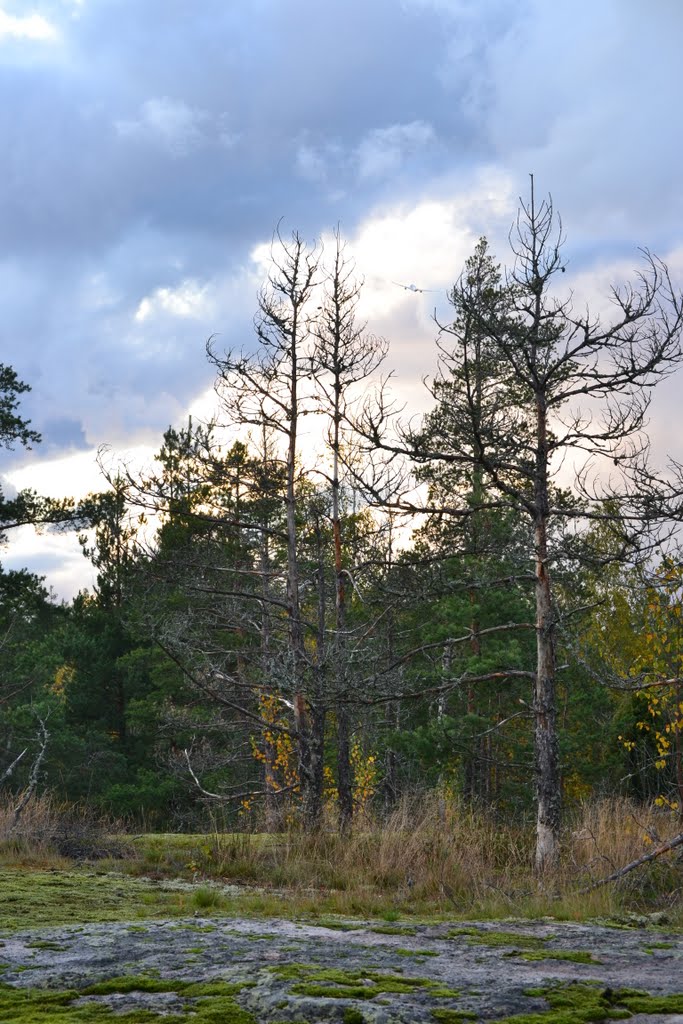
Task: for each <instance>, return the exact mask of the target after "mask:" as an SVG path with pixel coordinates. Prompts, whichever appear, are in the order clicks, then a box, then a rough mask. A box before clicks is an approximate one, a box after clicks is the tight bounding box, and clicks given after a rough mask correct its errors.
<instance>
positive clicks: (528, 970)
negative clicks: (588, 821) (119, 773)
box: [0, 918, 683, 1024]
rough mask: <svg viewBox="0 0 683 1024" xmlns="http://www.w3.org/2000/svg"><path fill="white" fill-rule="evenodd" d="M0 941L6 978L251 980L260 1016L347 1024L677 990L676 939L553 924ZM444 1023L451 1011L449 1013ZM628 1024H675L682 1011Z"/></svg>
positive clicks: (274, 924)
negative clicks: (556, 996)
mask: <svg viewBox="0 0 683 1024" xmlns="http://www.w3.org/2000/svg"><path fill="white" fill-rule="evenodd" d="M0 942H1V943H2V945H1V946H0V961H2V963H1V964H0V981H2V982H4V983H5V984H10V985H12V986H17V987H21V988H49V989H70V988H74V989H83V988H85V987H86V986H89V985H92V984H93V983H94V982H99V981H106V980H108V979H111V978H114V977H118V976H121V975H136V976H137V975H145V976H147V977H148V978H158V979H162V980H168V981H169V982H180V981H185V982H189V981H192V982H210V981H211V982H214V981H227V982H237V983H244V982H247V983H249V985H250V986H251V987H245V988H244V989H242V991H241V992H239V994H238V995H237V997H236V999H237V1002H238V1003H239V1004H240V1006H242V1007H243V1008H244V1009H245V1010H247V1011H249V1012H250V1013H251V1014H253V1016H254V1018H255V1019H256V1020H257V1021H259V1022H264V1024H265V1022H273V1021H295V1020H296V1021H302V1020H305V1021H310V1022H315V1021H327V1020H336V1021H343V1020H344V1015H345V1013H346V1014H347V1019H354V1018H353V1015H352V1014H351V1015H350V1016H349V1011H350V1009H351V1008H352V1009H354V1010H356V1012H357V1014H360V1015H361V1016H360V1017H356V1018H355V1019H356V1020H365V1021H367V1022H374V1024H389V1022H392V1024H398V1022H402V1024H409V1022H418V1021H432V1022H434V1020H435V1019H439V1016H438V1015H437V1016H435V1015H434V1013H433V1011H435V1010H438V1011H443V1010H451V1011H457V1012H458V1013H462V1014H466V1015H468V1016H471V1017H472V1018H473V1019H478V1020H491V1021H493V1020H499V1019H501V1018H504V1017H508V1016H510V1015H513V1014H519V1013H534V1012H537V1013H538V1012H543V1011H545V1010H547V1009H548V1003H547V1002H546V1000H545V999H544V998H543V997H542V996H541V995H528V994H527V992H528V990H529V989H534V988H536V989H538V988H539V987H547V986H548V985H549V984H551V983H573V982H581V983H586V982H596V983H599V985H600V986H601V987H602V988H603V989H612V990H619V989H624V988H630V989H641V990H643V991H645V992H648V993H650V994H652V995H670V994H674V993H681V992H683V936H681V935H678V934H667V933H666V932H665V931H662V930H661V929H657V930H654V929H651V928H640V929H628V930H617V929H615V928H611V927H604V926H598V925H592V924H567V923H564V922H556V921H551V920H546V921H543V922H536V923H530V922H505V923H500V922H495V923H491V922H486V923H472V924H463V923H462V922H457V923H456V922H454V923H453V924H447V923H439V924H435V925H426V924H425V925H415V926H408V925H405V926H402V925H393V924H384V923H382V922H374V923H358V922H329V923H328V926H325V925H312V924H308V923H297V922H292V921H282V920H277V921H275V920H269V921H257V920H245V919H239V918H215V919H210V918H192V919H189V920H182V921H178V920H174V921H152V922H146V923H145V924H92V925H83V926H66V927H58V928H51V929H42V930H41V931H40V933H38V932H35V931H34V932H19V933H13V934H7V935H5V936H4V937H0ZM297 965H298V966H297ZM411 979H415V981H411ZM402 982H403V984H402ZM327 989H329V995H326V994H325V992H326V990H327ZM365 989H367V992H366V991H364V990H365ZM397 989H398V991H397ZM401 989H403V990H402V991H401ZM85 999H87V1000H89V1001H93V1000H95V1001H101V1002H103V1003H105V1004H107V1005H108V1006H110V1007H111V1008H112V1009H114V1010H115V1012H119V1011H121V1012H123V1011H128V1012H129V1011H130V1010H131V1009H132V1008H134V1007H135V1006H137V1007H139V1008H140V1009H143V1008H144V1009H149V1010H154V1011H156V1012H160V1013H174V1012H178V1011H179V1010H182V1009H183V1008H187V1002H185V1003H183V998H182V997H181V996H178V995H177V994H174V993H173V992H142V991H141V992H129V993H125V994H119V993H114V994H109V995H88V996H84V1000H85ZM441 1019H446V1020H447V1019H448V1015H444V1014H441ZM451 1019H452V1020H455V1019H457V1017H456V1014H455V1013H453V1014H452V1017H451ZM631 1019H632V1020H633V1022H634V1024H660V1022H662V1024H664V1022H666V1024H683V1013H670V1014H667V1015H657V1016H655V1015H648V1014H645V1015H643V1014H637V1015H635V1016H634V1017H632V1018H631Z"/></svg>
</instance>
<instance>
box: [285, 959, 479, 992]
mask: <svg viewBox="0 0 683 1024" xmlns="http://www.w3.org/2000/svg"><path fill="white" fill-rule="evenodd" d="M272 970H273V972H274V973H275V974H277V975H278V977H280V978H284V979H286V980H291V981H295V984H294V985H292V992H293V993H294V994H295V995H302V996H309V997H310V998H313V999H374V997H375V996H378V995H384V994H392V995H401V994H405V993H407V992H414V991H415V990H416V989H420V988H422V989H425V990H427V991H428V992H429V994H430V995H431V996H433V997H434V998H437V999H439V998H448V999H452V998H455V997H456V996H458V995H459V994H460V993H459V992H458V991H456V990H455V989H449V988H446V987H445V986H444V985H442V984H441V983H440V982H438V981H433V980H432V979H431V978H412V977H406V976H405V975H403V974H396V973H395V974H391V973H389V972H384V971H364V970H354V971H344V970H340V969H338V968H332V967H315V966H310V965H307V964H285V965H283V966H281V967H274V968H272Z"/></svg>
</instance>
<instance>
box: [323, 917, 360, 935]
mask: <svg viewBox="0 0 683 1024" xmlns="http://www.w3.org/2000/svg"><path fill="white" fill-rule="evenodd" d="M316 927H317V928H332V929H333V930H334V931H337V932H357V931H360V930H361V926H360V925H358V924H351V922H350V921H331V920H328V919H325V920H322V921H316Z"/></svg>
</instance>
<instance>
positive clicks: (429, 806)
mask: <svg viewBox="0 0 683 1024" xmlns="http://www.w3.org/2000/svg"><path fill="white" fill-rule="evenodd" d="M7 813H8V812H7V808H4V809H3V808H2V807H0V837H1V836H2V835H3V824H5V827H6V822H7V821H8V818H7ZM680 829H681V825H680V822H679V821H678V820H676V819H674V818H672V817H671V816H670V815H668V814H666V813H664V812H662V811H661V810H660V809H658V808H653V807H638V806H636V805H634V804H632V803H630V802H628V801H626V800H605V801H600V802H592V803H589V804H586V805H584V806H582V807H581V808H579V809H578V810H577V811H576V812H575V814H574V817H573V820H572V821H570V822H569V823H568V824H567V827H566V830H565V835H564V841H563V852H562V860H561V864H560V865H559V867H558V869H557V871H556V872H555V873H554V874H553V876H552V877H545V878H544V879H543V880H541V881H539V879H537V878H535V877H534V874H533V871H532V869H531V865H532V861H533V847H534V836H533V829H531V828H530V827H522V826H519V827H518V826H515V825H514V824H507V823H501V822H500V821H496V820H495V819H494V818H493V817H492V816H487V815H486V814H484V813H481V812H478V811H476V810H473V809H472V808H469V807H466V806H464V805H463V804H462V803H461V802H460V801H458V800H457V799H454V798H444V797H443V796H442V795H440V794H421V795H420V796H419V797H414V798H409V799H408V798H407V799H405V800H404V801H403V802H402V803H401V804H400V806H399V807H398V808H397V809H396V811H395V812H394V813H393V814H392V815H391V816H390V817H389V818H388V819H387V820H384V821H382V822H379V821H377V822H373V821H370V820H367V819H366V820H365V821H364V822H363V823H359V825H358V826H357V828H356V829H355V830H354V831H353V832H352V833H350V834H348V835H339V834H338V833H337V832H335V831H334V830H333V829H332V828H331V827H330V828H329V829H327V830H325V831H321V832H319V833H316V834H313V835H310V834H306V833H303V832H298V831H290V832H286V833H282V834H278V835H264V834H249V833H222V832H218V831H216V832H214V833H212V834H208V835H204V836H197V835H164V836H162V835H143V836H137V837H135V838H134V839H133V840H130V841H128V842H121V841H118V840H114V841H112V840H111V839H109V840H107V839H106V837H104V835H103V833H102V830H101V827H100V828H99V829H98V828H95V827H94V826H93V825H92V822H88V820H87V818H85V817H83V816H82V815H80V816H79V814H78V813H77V812H74V810H73V809H68V808H64V807H60V806H58V805H56V804H54V803H53V802H51V801H50V800H49V799H47V798H42V799H39V800H36V801H34V802H33V803H32V804H31V805H29V807H27V810H26V814H25V816H24V818H23V819H22V823H21V829H20V830H19V834H13V835H12V836H11V837H10V838H9V839H5V840H4V841H2V840H1V839H0V864H2V863H3V862H4V863H5V864H9V863H23V864H25V865H27V866H28V865H33V866H45V865H47V864H52V865H53V866H55V867H60V866H62V865H63V863H64V857H65V855H66V856H70V857H72V858H75V859H78V860H89V859H94V858H95V857H99V856H102V855H104V854H108V855H109V857H110V859H109V860H108V861H107V862H106V863H105V864H104V865H103V866H105V867H108V868H112V869H117V870H121V871H124V872H125V873H127V874H130V875H148V876H152V877H153V878H164V877H176V876H180V877H184V878H187V879H192V880H194V881H196V882H198V883H200V882H204V881H206V880H210V879H215V880H220V881H226V882H241V883H246V884H248V885H253V886H258V887H260V888H261V889H263V890H264V891H263V893H262V894H261V895H262V898H263V900H264V906H263V912H265V913H268V912H274V910H273V908H274V906H275V903H277V904H278V906H280V907H282V905H286V906H287V907H288V908H289V909H290V910H291V913H293V914H296V913H305V914H316V913H317V914H323V915H325V914H333V913H337V914H344V915H350V916H363V917H373V916H374V917H384V918H385V919H387V920H392V919H397V918H399V917H403V916H406V915H410V916H415V915H418V916H447V917H470V918H475V917H501V916H521V917H541V916H545V915H552V916H554V917H557V918H566V919H574V920H580V919H584V918H587V917H609V918H615V917H619V916H623V915H625V914H627V913H629V912H631V913H633V912H637V913H641V914H642V913H651V912H653V911H665V912H666V914H667V916H668V919H669V921H670V923H671V924H680V925H683V859H681V857H680V856H678V857H677V856H676V854H675V853H674V854H672V855H667V856H664V857H662V858H661V859H659V860H657V861H656V862H655V863H653V864H651V865H648V866H647V867H643V868H639V869H637V870H636V871H634V872H632V873H631V874H629V875H628V876H626V877H625V878H624V879H622V880H621V881H620V882H619V883H617V884H610V885H608V886H605V887H602V888H597V889H595V890H593V891H590V892H588V893H585V892H584V893H582V892H581V890H582V889H585V887H586V886H588V885H590V883H591V882H593V881H596V880H598V879H600V878H603V877H604V876H606V875H608V874H610V873H611V872H612V871H614V870H616V869H617V868H619V867H621V866H623V865H625V864H627V863H629V862H630V861H633V860H636V859H637V858H638V857H641V856H643V854H645V853H647V852H649V851H651V850H652V849H653V847H654V846H656V845H658V844H659V843H660V842H662V841H665V840H666V839H667V838H670V837H672V836H673V835H675V834H677V833H678V832H679V831H680ZM131 845H132V846H133V847H134V849H135V854H134V856H131V853H130V851H131ZM122 855H123V859H122ZM258 898H259V896H258V894H256V893H253V894H252V895H251V897H250V899H251V902H253V901H254V900H256V901H257V902H258ZM256 909H258V908H256Z"/></svg>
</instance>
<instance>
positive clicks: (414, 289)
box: [392, 281, 434, 293]
mask: <svg viewBox="0 0 683 1024" xmlns="http://www.w3.org/2000/svg"><path fill="white" fill-rule="evenodd" d="M392 284H395V285H396V286H397V287H398V288H403V289H404V291H407V292H420V293H422V292H432V291H434V289H433V288H418V287H417V285H416V284H401V283H400V281H392Z"/></svg>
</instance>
